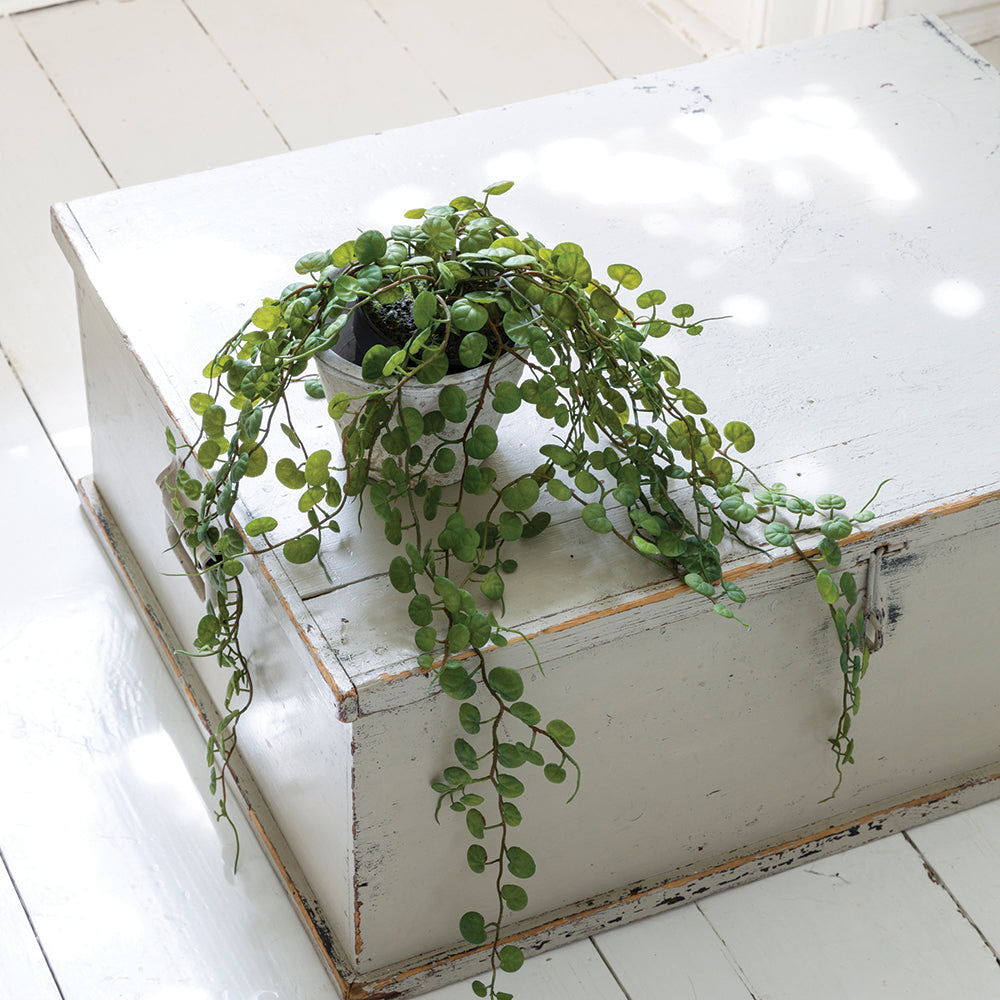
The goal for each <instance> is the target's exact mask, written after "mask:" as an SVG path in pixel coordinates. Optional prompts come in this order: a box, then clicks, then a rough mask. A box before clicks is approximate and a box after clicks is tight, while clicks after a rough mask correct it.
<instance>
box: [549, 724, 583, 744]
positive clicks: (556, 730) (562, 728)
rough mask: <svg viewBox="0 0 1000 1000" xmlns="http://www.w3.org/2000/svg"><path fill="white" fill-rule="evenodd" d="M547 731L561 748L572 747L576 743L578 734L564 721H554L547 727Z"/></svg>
mask: <svg viewBox="0 0 1000 1000" xmlns="http://www.w3.org/2000/svg"><path fill="white" fill-rule="evenodd" d="M545 731H546V732H547V733H548V734H549V736H551V737H552V739H554V740H555V741H556V743H558V744H559V746H561V747H571V746H572V745H573V744H574V742H576V733H574V732H573V727H572V726H570V725H569V724H568V723H565V722H563V721H562V719H553V720H552V721H551V722H550V723H549V724H548V725H547V726H546V727H545Z"/></svg>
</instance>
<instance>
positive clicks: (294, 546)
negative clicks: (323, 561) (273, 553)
mask: <svg viewBox="0 0 1000 1000" xmlns="http://www.w3.org/2000/svg"><path fill="white" fill-rule="evenodd" d="M281 552H282V555H284V557H285V558H286V559H287V560H288V561H289V562H290V563H295V564H297V565H302V564H303V563H307V562H309V561H310V560H311V559H315V558H316V556H317V554H318V553H319V539H318V538H317V537H316V536H315V535H303V536H302V537H301V538H291V539H289V540H288V541H287V542H285V544H284V545H283V546H282V547H281Z"/></svg>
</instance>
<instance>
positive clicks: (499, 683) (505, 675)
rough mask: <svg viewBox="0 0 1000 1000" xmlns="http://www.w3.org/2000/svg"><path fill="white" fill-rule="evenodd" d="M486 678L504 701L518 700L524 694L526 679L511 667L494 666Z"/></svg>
mask: <svg viewBox="0 0 1000 1000" xmlns="http://www.w3.org/2000/svg"><path fill="white" fill-rule="evenodd" d="M486 680H487V682H488V683H489V686H490V688H491V689H492V690H493V691H494V692H496V694H498V695H499V696H500V697H501V698H503V700H504V701H511V702H513V701H517V700H518V698H520V697H521V695H522V694H524V681H523V680H522V679H521V675H520V674H519V673H518V672H517V671H516V670H512V669H511V668H510V667H494V668H493V669H492V670H491V671H490V672H489V673H488V674H487V675H486Z"/></svg>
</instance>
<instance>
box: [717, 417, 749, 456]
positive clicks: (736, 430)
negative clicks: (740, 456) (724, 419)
mask: <svg viewBox="0 0 1000 1000" xmlns="http://www.w3.org/2000/svg"><path fill="white" fill-rule="evenodd" d="M722 433H723V434H724V435H725V438H726V440H727V441H731V442H732V443H733V447H734V448H735V449H736V450H737V451H738V452H745V451H749V450H750V449H751V448H752V447H753V446H754V441H755V439H754V435H753V431H752V430H751V429H750V427H748V426H747V425H746V424H745V423H743V422H742V421H740V420H731V421H730V422H729V423H728V424H726V426H725V427H723V428H722Z"/></svg>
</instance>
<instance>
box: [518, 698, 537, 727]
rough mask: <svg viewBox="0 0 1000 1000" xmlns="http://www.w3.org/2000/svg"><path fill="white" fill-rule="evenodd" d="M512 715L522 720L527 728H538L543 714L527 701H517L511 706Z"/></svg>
mask: <svg viewBox="0 0 1000 1000" xmlns="http://www.w3.org/2000/svg"><path fill="white" fill-rule="evenodd" d="M510 712H511V715H513V716H514V717H515V718H517V719H520V720H521V721H522V722H523V723H524V724H525V725H526V726H537V725H538V723H539V722H541V720H542V713H541V712H539V711H538V709H537V708H535V706H534V705H530V704H529V703H528V702H526V701H516V702H514V704H513V705H511V706H510Z"/></svg>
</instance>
